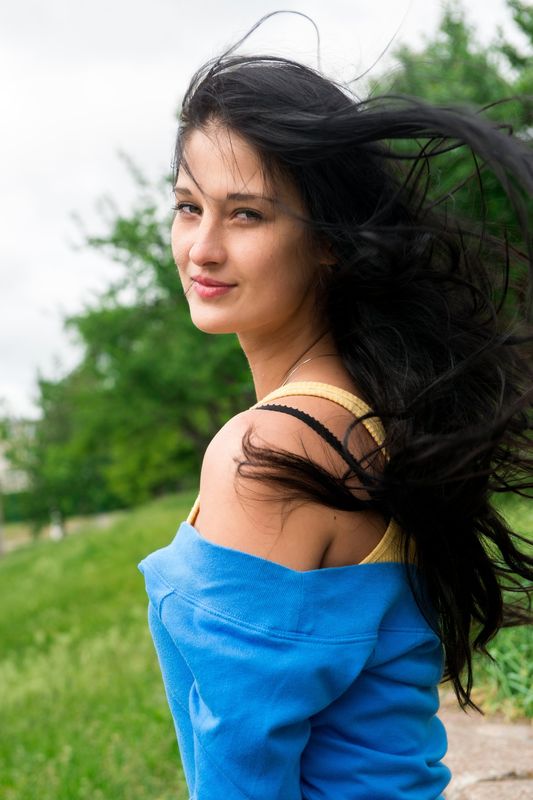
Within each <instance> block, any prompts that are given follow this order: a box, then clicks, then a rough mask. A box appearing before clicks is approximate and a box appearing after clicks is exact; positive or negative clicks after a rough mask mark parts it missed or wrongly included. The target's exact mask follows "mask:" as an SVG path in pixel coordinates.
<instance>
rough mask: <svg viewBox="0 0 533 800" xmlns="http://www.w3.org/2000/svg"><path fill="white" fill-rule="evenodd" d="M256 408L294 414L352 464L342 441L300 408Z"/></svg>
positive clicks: (275, 406) (272, 405) (278, 406)
mask: <svg viewBox="0 0 533 800" xmlns="http://www.w3.org/2000/svg"><path fill="white" fill-rule="evenodd" d="M255 408H259V409H264V410H265V411H282V412H284V413H285V414H292V416H293V417H298V419H300V420H302V422H305V423H306V424H307V425H309V426H310V427H311V428H313V430H314V431H316V433H318V434H319V435H320V436H322V437H323V438H324V439H325V440H326V442H328V444H330V445H331V446H332V447H334V448H335V450H336V451H337V452H338V453H340V454H341V456H342V457H343V459H344V460H345V461H346V463H347V464H350V462H349V461H348V459H347V458H346V450H345V448H344V447H343V446H342V442H341V441H340V439H337V437H336V436H334V435H333V434H332V433H331V431H330V430H328V429H327V428H326V427H325V426H324V425H322V423H321V422H319V421H318V420H317V419H315V418H314V417H312V416H311V414H307V413H306V412H305V411H301V410H300V409H299V408H293V407H292V406H282V405H277V404H276V405H274V404H273V403H265V404H264V405H262V406H255Z"/></svg>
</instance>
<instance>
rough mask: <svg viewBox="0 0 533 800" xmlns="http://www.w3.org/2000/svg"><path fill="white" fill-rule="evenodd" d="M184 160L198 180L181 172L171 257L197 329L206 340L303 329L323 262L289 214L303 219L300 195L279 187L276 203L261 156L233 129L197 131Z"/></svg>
mask: <svg viewBox="0 0 533 800" xmlns="http://www.w3.org/2000/svg"><path fill="white" fill-rule="evenodd" d="M184 156H185V161H186V163H187V166H188V170H190V173H191V175H192V176H193V177H191V175H189V174H188V172H186V171H185V169H184V168H183V167H182V168H180V170H179V173H178V179H177V182H176V187H175V191H176V206H177V210H176V216H175V218H174V222H173V225H172V253H173V256H174V260H175V262H176V264H177V266H178V270H179V275H180V278H181V282H182V285H183V289H184V291H185V293H186V296H187V299H188V302H189V308H190V312H191V318H192V321H193V323H194V325H196V327H197V328H199V329H200V330H203V331H205V332H206V333H237V334H258V335H262V334H264V335H267V334H272V333H280V332H283V328H284V326H289V327H288V330H291V329H292V327H291V326H293V325H294V326H295V329H297V327H298V326H300V325H301V324H302V323H303V322H304V320H307V319H308V318H309V314H310V313H312V309H313V302H314V286H315V271H316V268H317V264H316V261H317V258H316V255H315V256H314V257H313V254H312V250H311V248H310V246H309V237H308V234H306V232H305V229H304V227H303V225H302V224H301V223H300V222H298V221H297V220H296V219H295V218H294V217H293V216H292V215H291V214H290V211H291V210H292V211H295V212H296V213H299V214H301V215H302V214H304V209H303V206H302V204H301V201H300V199H299V197H298V196H297V194H296V191H295V190H294V189H293V187H292V186H291V185H290V184H289V183H288V182H283V181H277V182H276V190H275V197H272V194H273V192H272V190H268V189H267V188H266V187H265V184H264V181H263V177H262V174H261V164H260V160H259V158H258V156H257V154H256V153H255V152H254V150H253V149H252V148H251V147H250V146H249V145H248V144H247V143H246V142H245V141H244V140H243V139H242V138H241V137H240V136H239V135H238V134H235V133H229V132H228V131H227V129H223V128H220V127H218V128H215V127H214V126H213V127H212V128H210V129H208V130H207V132H203V131H200V130H194V131H192V132H191V134H190V135H189V137H188V139H187V141H186V145H185V152H184ZM268 195H270V197H269V196H268ZM273 200H274V201H277V202H272V201H273ZM278 202H280V203H281V205H279V204H278ZM199 280H200V281H201V280H205V281H207V282H209V281H218V282H223V283H225V284H229V287H230V288H226V289H223V290H222V291H220V290H218V291H217V290H213V289H211V290H210V289H208V288H207V289H206V288H205V287H203V286H201V285H200V283H199Z"/></svg>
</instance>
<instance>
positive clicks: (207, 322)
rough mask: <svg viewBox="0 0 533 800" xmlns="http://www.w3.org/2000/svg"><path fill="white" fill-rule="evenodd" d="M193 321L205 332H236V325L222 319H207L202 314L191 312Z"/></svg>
mask: <svg viewBox="0 0 533 800" xmlns="http://www.w3.org/2000/svg"><path fill="white" fill-rule="evenodd" d="M191 322H192V324H193V325H194V327H195V328H198V330H199V331H202V332H203V333H236V329H235V325H231V323H230V322H229V321H226V322H225V321H224V320H221V319H219V320H217V319H206V318H205V317H204V316H202V315H198V316H196V315H194V314H191Z"/></svg>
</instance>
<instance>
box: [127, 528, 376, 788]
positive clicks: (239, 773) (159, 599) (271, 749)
mask: <svg viewBox="0 0 533 800" xmlns="http://www.w3.org/2000/svg"><path fill="white" fill-rule="evenodd" d="M180 535H181V534H180ZM188 535H192V534H191V532H190V531H189V532H188ZM184 538H185V537H184ZM217 550H227V548H222V547H218V546H217ZM158 552H159V553H161V551H158ZM232 552H233V555H231V556H230V557H229V559H228V560H227V561H226V560H225V559H224V557H223V555H224V554H221V553H218V556H219V558H218V560H217V559H216V558H215V561H214V562H213V563H207V564H206V562H205V560H202V559H198V558H196V559H195V560H194V563H192V562H191V561H189V562H188V564H184V563H183V562H182V563H181V565H180V567H179V571H180V572H181V579H180V578H179V576H177V575H176V574H173V575H172V574H169V562H168V559H167V561H166V562H165V561H160V563H157V559H156V561H155V562H154V561H151V558H152V557H151V556H150V557H148V558H147V559H145V560H144V561H143V562H141V564H140V565H139V568H140V569H141V571H142V572H143V573H144V575H145V580H146V586H147V592H148V595H149V597H150V611H149V615H150V619H151V621H150V629H151V632H152V636H153V639H154V644H155V647H156V651H157V654H158V658H159V663H160V666H161V671H162V675H163V680H164V683H165V690H166V693H167V697H168V700H169V704H170V707H171V710H172V713H173V717H174V721H175V723H176V728H177V731H178V741H179V744H180V752H181V756H182V762H183V767H184V771H185V777H186V779H187V783H188V786H189V791H190V792H191V800H221V799H222V800H266V799H267V798H268V800H301V796H302V795H301V774H300V773H301V765H300V760H301V755H302V752H303V751H304V749H305V747H306V745H307V743H308V741H309V738H310V732H311V721H310V720H311V717H313V716H314V715H316V714H317V713H318V712H320V711H321V710H322V709H324V708H326V707H327V706H328V705H329V704H330V703H332V702H333V701H334V700H335V699H336V698H337V697H339V696H340V695H341V694H342V693H343V692H344V691H346V689H347V688H348V686H349V685H350V684H351V683H352V682H353V681H354V680H355V679H356V677H357V675H358V674H359V673H360V671H361V669H362V668H363V666H364V664H365V662H366V661H367V659H368V658H369V656H370V654H371V653H372V651H373V648H374V644H375V641H376V633H375V630H365V631H362V632H357V633H356V634H355V635H354V634H353V633H352V634H351V635H342V636H339V635H338V633H339V631H338V630H337V631H333V632H331V631H328V630H317V629H316V628H315V627H314V626H315V619H314V616H313V613H312V608H311V609H310V610H309V613H307V614H303V613H302V603H304V602H305V599H306V598H305V595H306V592H305V587H304V583H305V579H302V576H305V575H308V574H309V573H297V572H294V571H292V570H287V569H285V568H284V567H281V566H280V565H276V564H273V563H271V562H264V561H263V559H257V558H255V557H254V556H250V555H247V554H243V553H240V552H239V551H232ZM197 555H198V554H197V553H196V556H197ZM203 555H206V554H205V552H204V553H203ZM207 555H209V556H210V555H215V556H216V555H217V554H216V553H208V554H207ZM220 556H222V557H220ZM208 561H209V559H208ZM228 566H229V569H228ZM165 571H166V574H162V573H163V572H165ZM170 572H172V569H170ZM315 600H316V598H315ZM325 600H327V598H325ZM309 602H310V603H311V602H312V601H311V597H309ZM319 616H320V615H319Z"/></svg>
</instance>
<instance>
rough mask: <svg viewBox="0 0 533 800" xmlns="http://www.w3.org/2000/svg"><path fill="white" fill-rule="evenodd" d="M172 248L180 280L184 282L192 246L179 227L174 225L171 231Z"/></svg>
mask: <svg viewBox="0 0 533 800" xmlns="http://www.w3.org/2000/svg"><path fill="white" fill-rule="evenodd" d="M170 246H171V250H172V257H173V259H174V263H175V264H176V266H177V268H178V272H179V275H180V278H181V279H182V280H183V277H184V275H185V270H186V266H187V260H188V252H189V250H190V245H188V244H187V241H186V237H185V236H184V235H183V231H182V230H180V229H179V227H178V225H177V224H176V223H174V224H173V225H172V229H171V236H170Z"/></svg>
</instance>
